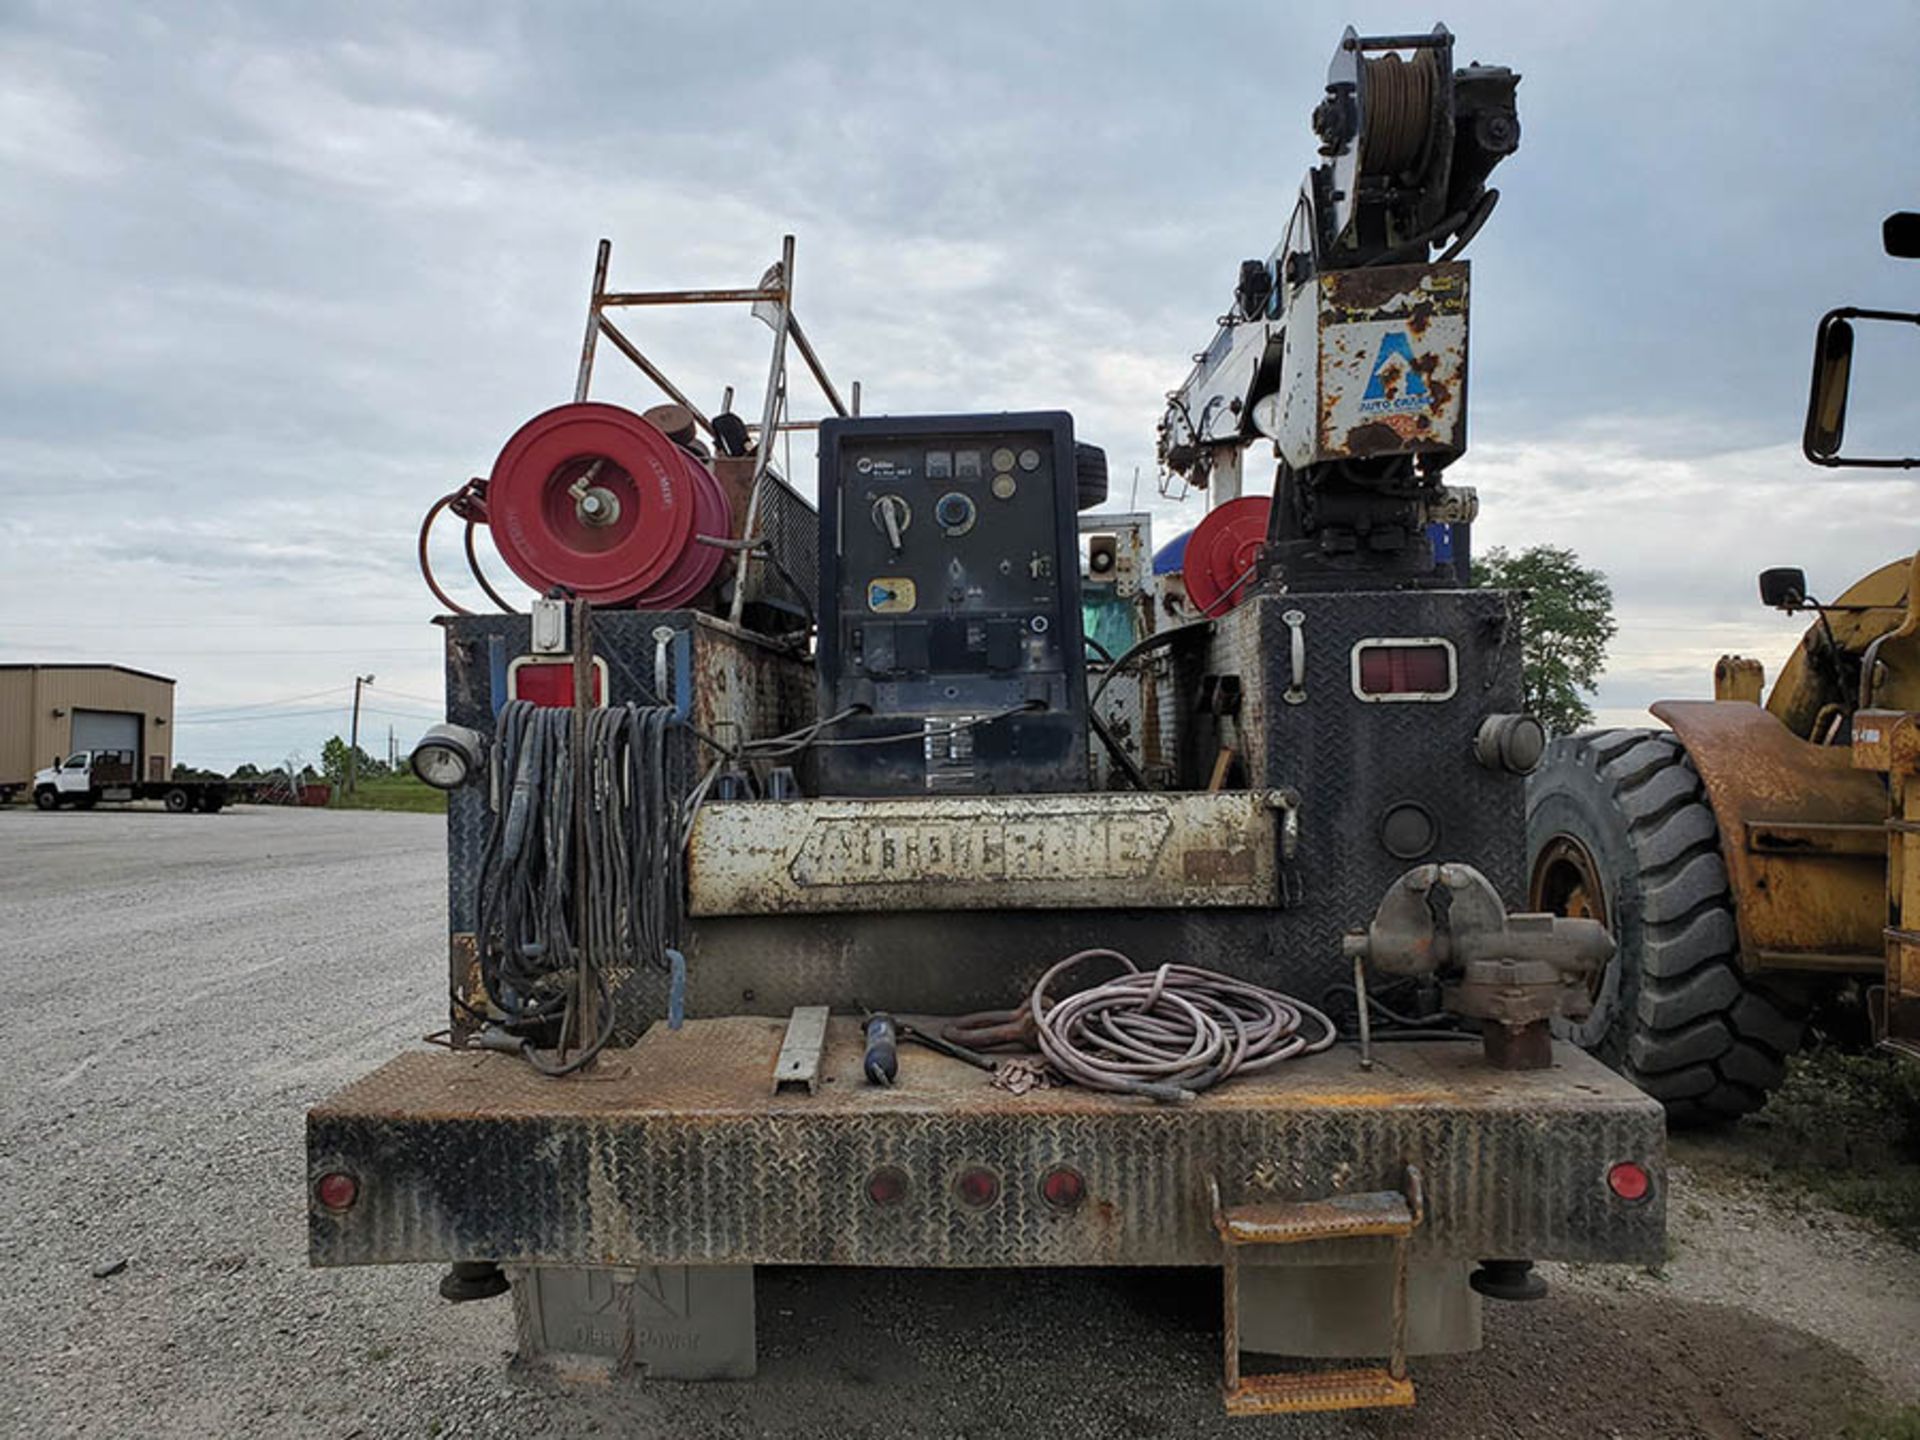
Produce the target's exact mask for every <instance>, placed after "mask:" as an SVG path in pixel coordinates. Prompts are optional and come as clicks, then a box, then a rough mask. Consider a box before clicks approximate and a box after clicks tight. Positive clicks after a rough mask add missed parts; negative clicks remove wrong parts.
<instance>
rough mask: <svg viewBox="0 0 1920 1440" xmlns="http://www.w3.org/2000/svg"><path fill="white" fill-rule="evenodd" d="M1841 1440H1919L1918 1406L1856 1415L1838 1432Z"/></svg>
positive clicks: (1919, 1417) (1919, 1410) (1919, 1413)
mask: <svg viewBox="0 0 1920 1440" xmlns="http://www.w3.org/2000/svg"><path fill="white" fill-rule="evenodd" d="M1840 1437H1841V1440H1920V1405H1905V1406H1902V1407H1901V1408H1900V1409H1898V1410H1880V1411H1876V1412H1875V1413H1873V1414H1870V1415H1856V1416H1854V1417H1853V1418H1852V1419H1850V1420H1849V1421H1847V1423H1846V1426H1845V1428H1843V1429H1842V1430H1841V1431H1840Z"/></svg>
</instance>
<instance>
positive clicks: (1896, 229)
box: [1880, 210, 1920, 260]
mask: <svg viewBox="0 0 1920 1440" xmlns="http://www.w3.org/2000/svg"><path fill="white" fill-rule="evenodd" d="M1880 241H1881V243H1882V244H1883V245H1885V246H1886V247H1887V254H1889V255H1891V256H1892V257H1893V258H1894V259H1896V260H1920V215H1916V214H1915V213H1914V212H1913V211H1911V210H1896V211H1895V212H1894V213H1893V214H1891V215H1889V216H1888V217H1887V218H1886V219H1885V220H1884V221H1882V222H1881V225H1880Z"/></svg>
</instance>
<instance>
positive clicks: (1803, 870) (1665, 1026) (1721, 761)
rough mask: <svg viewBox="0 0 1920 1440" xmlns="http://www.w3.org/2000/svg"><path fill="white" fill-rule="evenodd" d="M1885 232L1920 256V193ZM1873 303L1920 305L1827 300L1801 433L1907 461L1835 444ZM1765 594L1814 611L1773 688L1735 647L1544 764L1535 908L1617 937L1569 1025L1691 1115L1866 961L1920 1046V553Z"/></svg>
mask: <svg viewBox="0 0 1920 1440" xmlns="http://www.w3.org/2000/svg"><path fill="white" fill-rule="evenodd" d="M1885 237H1886V245H1887V251H1888V253H1889V254H1892V255H1896V256H1901V257H1903V258H1913V257H1916V256H1920V215H1915V214H1901V215H1895V216H1892V217H1890V218H1889V219H1888V221H1887V224H1886V229H1885ZM1862 320H1865V321H1873V322H1877V323H1883V324H1891V325H1899V326H1908V325H1920V315H1912V314H1905V313H1900V312H1894V311H1882V310H1862V309H1858V308H1856V307H1844V308H1841V309H1838V310H1834V311H1832V312H1830V313H1829V314H1828V315H1827V316H1825V317H1824V318H1823V319H1822V321H1821V322H1820V328H1819V332H1818V337H1817V339H1816V343H1815V353H1814V371H1813V385H1812V393H1811V396H1810V398H1809V403H1808V416H1807V426H1806V432H1805V436H1804V438H1803V448H1804V450H1805V452H1806V455H1807V458H1808V459H1810V460H1812V461H1813V462H1814V463H1816V464H1819V465H1824V466H1865V467H1874V468H1912V467H1914V466H1915V465H1920V460H1915V459H1881V458H1866V457H1861V456H1849V455H1843V454H1842V452H1841V445H1842V439H1843V436H1844V430H1845V420H1846V398H1847V387H1848V381H1849V378H1850V371H1851V368H1852V358H1853V341H1854V325H1855V323H1856V322H1858V321H1862ZM1760 595H1761V599H1762V601H1763V602H1764V603H1765V604H1767V605H1770V606H1773V607H1775V608H1778V609H1782V610H1786V611H1788V612H1792V613H1800V612H1806V613H1810V614H1812V615H1813V616H1814V620H1813V623H1812V624H1811V625H1810V626H1808V628H1807V632H1806V635H1805V637H1804V638H1803V639H1802V641H1801V643H1800V644H1799V645H1798V646H1797V647H1796V648H1795V650H1794V652H1793V654H1792V657H1791V658H1790V659H1789V660H1788V661H1787V663H1786V665H1785V667H1784V669H1783V670H1782V671H1781V673H1780V675H1779V676H1778V677H1777V678H1776V679H1775V681H1774V685H1773V688H1772V690H1771V691H1766V690H1765V679H1764V675H1763V674H1762V670H1761V666H1760V664H1759V662H1758V661H1755V660H1750V659H1745V658H1742V657H1740V656H1725V657H1722V659H1721V660H1720V661H1719V663H1718V664H1717V665H1716V666H1715V667H1714V684H1713V689H1714V698H1713V699H1712V700H1667V701H1662V702H1661V703H1659V704H1657V705H1654V706H1653V707H1652V710H1653V714H1654V716H1655V718H1657V719H1659V720H1661V721H1662V722H1664V723H1665V725H1666V726H1667V727H1668V728H1667V729H1664V730H1660V729H1625V730H1595V731H1588V732H1585V733H1582V734H1578V735H1571V736H1565V737H1561V738H1558V739H1555V740H1554V741H1553V742H1552V743H1551V744H1550V746H1549V747H1548V752H1547V755H1546V758H1545V760H1544V761H1543V763H1542V764H1541V767H1540V769H1539V770H1538V771H1537V772H1536V773H1535V774H1534V776H1533V777H1532V778H1531V780H1530V781H1529V785H1528V796H1527V844H1528V855H1529V877H1530V879H1529V895H1528V902H1529V903H1528V908H1529V909H1535V910H1550V911H1553V912H1556V913H1559V914H1567V915H1587V916H1592V917H1594V918H1596V919H1599V920H1601V921H1603V922H1604V923H1605V924H1606V925H1607V926H1608V927H1609V928H1610V929H1611V930H1612V931H1613V933H1614V935H1615V936H1616V938H1617V939H1618V942H1619V949H1618V952H1617V954H1616V955H1615V957H1614V959H1613V961H1612V962H1611V963H1610V964H1609V965H1608V966H1607V967H1606V969H1605V971H1604V972H1603V973H1602V974H1601V975H1599V976H1598V977H1597V978H1596V980H1595V982H1594V1007H1593V1010H1592V1013H1591V1014H1590V1015H1589V1016H1588V1017H1587V1018H1586V1019H1585V1020H1584V1021H1580V1022H1578V1023H1576V1024H1572V1025H1571V1026H1570V1027H1569V1029H1570V1034H1571V1038H1573V1039H1575V1040H1577V1041H1578V1042H1579V1043H1580V1044H1582V1045H1583V1046H1585V1047H1586V1048H1588V1049H1589V1050H1592V1051H1594V1052H1595V1053H1596V1054H1598V1055H1599V1056H1601V1057H1602V1058H1603V1059H1604V1060H1606V1061H1607V1062H1608V1063H1609V1064H1610V1065H1612V1066H1614V1067H1615V1068H1616V1069H1618V1070H1619V1071H1621V1073H1623V1074H1624V1075H1626V1076H1627V1077H1628V1078H1630V1079H1632V1080H1633V1081H1635V1082H1636V1083H1637V1084H1639V1085H1640V1086H1641V1088H1642V1089H1644V1090H1646V1091H1647V1092H1648V1093H1649V1094H1651V1095H1653V1096H1655V1097H1656V1098H1658V1099H1659V1100H1661V1101H1663V1102H1664V1103H1665V1105H1666V1107H1667V1113H1668V1117H1669V1119H1670V1120H1672V1121H1675V1122H1677V1123H1689V1122H1710V1121H1714V1120H1723V1119H1730V1118H1732V1117H1734V1116H1738V1115H1741V1114H1744V1113H1746V1112H1747V1111H1750V1110H1753V1109H1755V1108H1757V1107H1758V1106H1760V1105H1761V1104H1762V1103H1764V1101H1765V1099H1766V1097H1767V1095H1768V1093H1769V1092H1770V1091H1771V1090H1772V1089H1773V1088H1774V1087H1775V1086H1776V1085H1778V1084H1779V1083H1780V1081H1781V1080H1782V1078H1783V1077H1784V1075H1785V1062H1786V1059H1787V1057H1788V1056H1789V1055H1791V1054H1792V1053H1793V1051H1794V1050H1795V1048H1796V1047H1797V1046H1798V1045H1799V1044H1800V1041H1801V1037H1802V1033H1803V1030H1804V1028H1805V1023H1806V1017H1807V1015H1808V1013H1809V1011H1810V1009H1811V1008H1812V1007H1813V1005H1814V1004H1815V1003H1816V1002H1817V1001H1818V1000H1819V999H1820V998H1821V997H1822V996H1823V995H1824V994H1828V993H1832V992H1833V991H1836V990H1838V989H1840V988H1842V987H1843V986H1845V985H1847V984H1848V983H1849V982H1851V983H1853V984H1857V985H1859V986H1861V987H1862V988H1864V990H1865V992H1866V995H1867V1000H1868V1012H1869V1015H1870V1018H1871V1023H1872V1027H1873V1034H1874V1038H1875V1039H1876V1040H1878V1041H1880V1042H1881V1043H1883V1044H1886V1045H1889V1046H1892V1047H1895V1048H1898V1049H1901V1050H1903V1051H1905V1052H1907V1053H1909V1054H1912V1055H1914V1056H1916V1057H1920V786H1916V785H1915V784H1914V783H1913V780H1914V776H1915V773H1916V771H1917V770H1920V555H1914V556H1910V557H1907V558H1903V559H1898V560H1893V561H1890V562H1889V563H1887V564H1885V565H1882V566H1881V567H1880V568H1879V569H1877V570H1875V571H1873V572H1872V573H1871V574H1869V575H1866V576H1865V577H1863V578H1862V579H1860V580H1857V581H1856V582H1854V584H1853V585H1851V586H1850V587H1848V588H1847V589H1846V590H1844V591H1843V592H1842V593H1841V594H1840V595H1839V596H1837V597H1836V598H1834V599H1833V600H1831V601H1825V602H1823V601H1820V600H1817V599H1816V598H1814V596H1813V595H1812V594H1811V593H1810V592H1809V590H1808V587H1807V581H1806V577H1805V576H1804V575H1803V574H1802V573H1801V572H1800V571H1799V570H1794V569H1774V570H1767V571H1764V572H1763V573H1762V574H1761V576H1760ZM1908 837H1914V838H1913V839H1912V840H1910V839H1909V838H1908ZM1910 927H1911V928H1910Z"/></svg>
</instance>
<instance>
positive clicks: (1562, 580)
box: [1473, 545, 1620, 735]
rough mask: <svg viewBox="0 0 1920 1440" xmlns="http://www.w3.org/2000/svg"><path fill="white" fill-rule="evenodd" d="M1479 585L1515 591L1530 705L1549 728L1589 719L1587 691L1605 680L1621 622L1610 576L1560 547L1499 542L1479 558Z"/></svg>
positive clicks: (1570, 727)
mask: <svg viewBox="0 0 1920 1440" xmlns="http://www.w3.org/2000/svg"><path fill="white" fill-rule="evenodd" d="M1473 583H1474V584H1476V585H1483V586H1486V587H1488V588H1490V589H1495V590H1511V591H1513V592H1515V601H1516V603H1517V605H1518V606H1519V609H1520V635H1521V672H1522V683H1523V684H1524V685H1525V687H1526V697H1527V709H1528V710H1529V711H1530V712H1531V713H1533V714H1534V715H1536V716H1538V717H1539V719H1540V723H1541V724H1542V725H1544V726H1546V727H1547V730H1548V732H1549V733H1551V734H1555V735H1567V734H1571V733H1572V732H1573V731H1575V730H1578V729H1580V728H1581V727H1582V726H1584V725H1591V724H1592V723H1593V707H1592V706H1590V705H1589V704H1587V700H1586V697H1587V696H1589V695H1591V694H1592V693H1593V691H1594V687H1595V686H1597V685H1598V684H1599V683H1600V676H1601V673H1602V672H1603V671H1604V670H1605V669H1606V668H1607V642H1608V641H1609V640H1611V639H1612V638H1613V637H1614V634H1615V633H1616V632H1617V631H1618V630H1619V628H1620V627H1619V626H1618V625H1617V624H1615V623H1614V618H1613V587H1612V586H1611V585H1609V584H1608V583H1607V577H1606V576H1605V575H1604V574H1602V573H1601V572H1600V571H1598V570H1593V569H1590V568H1588V567H1587V566H1584V565H1582V564H1581V563H1580V557H1579V556H1578V555H1576V554H1574V553H1573V551H1571V550H1563V549H1560V548H1559V547H1557V546H1553V545H1529V546H1528V547H1527V548H1526V549H1525V550H1522V551H1520V552H1519V554H1517V555H1516V554H1512V553H1510V552H1509V551H1508V550H1506V549H1505V548H1504V547H1502V546H1495V547H1494V548H1493V549H1491V550H1489V551H1487V552H1486V554H1484V555H1479V556H1475V557H1474V562H1473Z"/></svg>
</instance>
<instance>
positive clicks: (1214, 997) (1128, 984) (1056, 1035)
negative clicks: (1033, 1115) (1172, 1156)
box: [1028, 949, 1336, 1100]
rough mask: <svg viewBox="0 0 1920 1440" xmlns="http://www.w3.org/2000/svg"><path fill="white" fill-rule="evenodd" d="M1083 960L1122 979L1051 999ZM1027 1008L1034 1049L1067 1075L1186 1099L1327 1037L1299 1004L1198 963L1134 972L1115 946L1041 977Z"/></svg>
mask: <svg viewBox="0 0 1920 1440" xmlns="http://www.w3.org/2000/svg"><path fill="white" fill-rule="evenodd" d="M1090 960H1111V961H1116V962H1118V964H1119V965H1120V966H1121V969H1122V973H1121V974H1120V975H1118V976H1116V977H1114V978H1113V979H1111V980H1107V981H1103V982H1101V983H1100V984H1097V985H1093V986H1090V987H1088V988H1087V989H1084V990H1076V991H1074V992H1073V993H1071V994H1068V995H1063V996H1060V997H1059V998H1058V999H1055V998H1054V997H1053V996H1052V994H1051V993H1050V991H1051V990H1052V988H1053V986H1054V985H1055V983H1056V982H1057V981H1059V980H1060V979H1061V977H1063V976H1064V975H1066V974H1067V973H1068V972H1069V971H1071V970H1073V969H1074V968H1075V967H1077V966H1079V965H1081V964H1084V963H1085V962H1087V961H1090ZM1028 1004H1029V1007H1030V1009H1031V1012H1032V1015H1033V1017H1034V1027H1035V1031H1036V1038H1037V1042H1038V1044H1039V1047H1040V1053H1041V1054H1042V1055H1044V1056H1045V1057H1046V1059H1047V1063H1048V1064H1050V1065H1051V1066H1052V1067H1053V1068H1054V1069H1055V1070H1057V1071H1058V1072H1059V1073H1060V1074H1061V1075H1062V1076H1064V1077H1065V1078H1066V1079H1068V1080H1070V1081H1072V1082H1073V1083H1074V1084H1076V1085H1085V1086H1087V1087H1088V1088H1090V1089H1094V1090H1112V1091H1119V1092H1122V1093H1130V1094H1143V1095H1148V1096H1151V1097H1152V1098H1154V1099H1159V1100H1184V1099H1191V1098H1192V1097H1193V1096H1194V1095H1195V1094H1197V1093H1198V1092H1200V1091H1202V1090H1205V1089H1207V1088H1209V1087H1210V1086H1213V1085H1217V1084H1219V1083H1220V1082H1221V1081H1222V1080H1226V1079H1228V1078H1230V1077H1232V1076H1234V1075H1239V1074H1252V1073H1257V1072H1259V1071H1262V1070H1267V1069H1271V1068H1272V1067H1273V1066H1275V1065H1278V1064H1279V1063H1280V1062H1281V1061H1283V1060H1289V1059H1292V1058H1293V1057H1294V1056H1296V1055H1311V1054H1315V1053H1317V1052H1318V1051H1321V1050H1325V1049H1327V1048H1328V1047H1330V1046H1331V1045H1332V1044H1333V1042H1334V1039H1335V1036H1336V1032H1335V1030H1334V1025H1333V1022H1332V1021H1331V1020H1329V1019H1328V1018H1327V1017H1326V1016H1325V1015H1324V1014H1322V1013H1321V1012H1320V1011H1319V1010H1317V1009H1316V1008H1314V1007H1313V1006H1311V1005H1309V1004H1307V1003H1306V1002H1305V1001H1303V1000H1296V999H1294V998H1293V997H1292V996H1289V995H1283V994H1281V993H1280V992H1279V991H1277V990H1269V989H1267V988H1265V987H1264V986H1260V985H1255V984H1252V983H1251V982H1249V981H1246V980H1240V979H1236V978H1235V977H1234V976H1231V975H1222V974H1220V973H1219V972H1218V971H1214V970H1203V969H1201V968H1200V967H1199V966H1197V965H1172V964H1168V965H1162V966H1160V968H1159V969H1157V970H1142V969H1141V968H1140V967H1139V966H1137V965H1135V964H1134V963H1133V961H1131V960H1129V959H1128V958H1127V957H1126V956H1125V955H1122V954H1121V953H1120V952H1119V951H1117V950H1100V949H1095V950H1081V951H1078V952H1077V953H1075V954H1072V955H1069V956H1067V958H1066V959H1064V960H1062V961H1060V962H1059V963H1058V964H1056V965H1054V966H1052V967H1051V968H1050V969H1049V970H1048V971H1047V972H1046V974H1044V975H1042V976H1041V977H1040V979H1039V981H1038V983H1036V984H1035V985H1034V987H1033V995H1032V997H1031V999H1030V1000H1029V1002H1028ZM1309 1022H1311V1027H1312V1028H1309Z"/></svg>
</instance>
